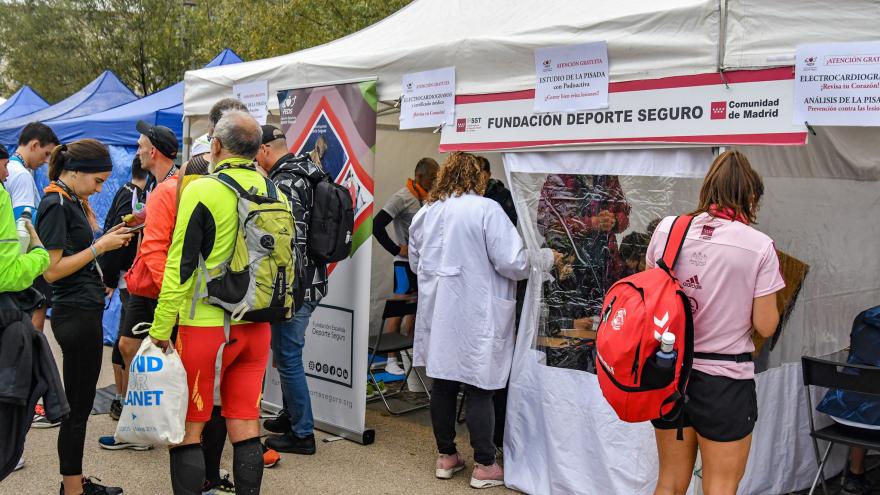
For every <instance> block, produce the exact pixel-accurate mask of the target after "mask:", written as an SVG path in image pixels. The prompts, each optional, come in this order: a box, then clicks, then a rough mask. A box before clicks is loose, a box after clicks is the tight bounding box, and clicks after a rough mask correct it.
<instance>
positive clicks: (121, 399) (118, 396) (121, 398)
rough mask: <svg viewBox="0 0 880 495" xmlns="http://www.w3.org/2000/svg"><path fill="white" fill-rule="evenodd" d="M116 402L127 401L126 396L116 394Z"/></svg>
mask: <svg viewBox="0 0 880 495" xmlns="http://www.w3.org/2000/svg"><path fill="white" fill-rule="evenodd" d="M116 400H118V401H119V402H123V401H124V400H125V396H124V395H122V394H116Z"/></svg>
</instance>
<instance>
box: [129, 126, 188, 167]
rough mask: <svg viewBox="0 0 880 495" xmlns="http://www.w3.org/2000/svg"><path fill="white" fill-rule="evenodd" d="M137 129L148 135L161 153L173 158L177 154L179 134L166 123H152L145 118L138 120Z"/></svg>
mask: <svg viewBox="0 0 880 495" xmlns="http://www.w3.org/2000/svg"><path fill="white" fill-rule="evenodd" d="M137 130H138V132H139V133H141V134H143V135H144V136H147V139H149V140H150V142H151V143H153V146H155V147H156V149H157V150H159V153H162V154H163V155H165V156H166V157H168V158H171V159H172V160H173V159H174V158H175V157H176V156H177V147H178V145H177V136H175V135H174V131H172V130H171V129H169V128H167V127H165V126H164V125H150V124H148V123H147V122H145V121H143V120H138V123H137Z"/></svg>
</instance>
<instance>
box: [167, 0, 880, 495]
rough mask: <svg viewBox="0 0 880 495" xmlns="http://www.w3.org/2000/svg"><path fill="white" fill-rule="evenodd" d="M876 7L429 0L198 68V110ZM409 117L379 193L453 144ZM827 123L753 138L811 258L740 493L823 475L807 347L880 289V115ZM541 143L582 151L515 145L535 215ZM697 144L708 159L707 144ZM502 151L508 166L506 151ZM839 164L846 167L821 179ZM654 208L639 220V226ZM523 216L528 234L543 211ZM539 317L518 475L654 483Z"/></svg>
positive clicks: (554, 487)
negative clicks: (547, 349) (796, 143)
mask: <svg viewBox="0 0 880 495" xmlns="http://www.w3.org/2000/svg"><path fill="white" fill-rule="evenodd" d="M876 11H877V6H876V2H873V1H870V0H842V1H840V2H835V4H834V8H833V10H829V8H828V4H827V3H824V2H821V3H820V2H819V1H817V0H807V1H794V0H781V1H777V2H761V1H758V0H745V1H735V2H734V1H728V0H707V1H696V0H693V1H687V0H671V1H666V2H655V1H646V0H639V1H633V2H597V1H594V2H582V1H578V0H557V1H554V2H546V1H537V0H518V1H516V2H511V1H505V0H470V1H468V0H454V1H453V0H416V1H415V2H413V3H412V4H410V5H409V6H408V7H406V8H404V9H403V10H401V11H400V12H398V13H397V14H395V15H393V16H391V17H389V18H387V19H385V20H384V21H382V22H379V23H377V24H375V25H373V26H370V27H368V28H367V29H364V30H363V31H360V32H358V33H355V34H353V35H350V36H348V37H346V38H343V39H340V40H337V41H334V42H332V43H328V44H326V45H322V46H319V47H315V48H312V49H309V50H304V51H301V52H297V53H292V54H289V55H284V56H281V57H275V58H272V59H266V60H259V61H254V62H248V63H244V64H238V65H236V66H232V67H220V68H215V69H206V70H198V71H190V72H187V74H186V78H185V81H186V90H185V97H184V113H185V116H186V118H187V119H189V120H190V123H191V127H190V129H192V132H191V134H193V135H194V134H197V131H196V130H197V129H198V130H200V129H202V128H203V125H204V124H203V123H204V120H205V117H206V114H207V112H208V110H209V109H210V106H211V105H212V104H213V102H214V101H216V100H217V99H218V98H221V97H224V96H228V95H230V94H231V92H232V86H233V84H236V83H241V82H248V81H258V80H267V81H268V82H269V92H270V95H273V94H275V91H277V90H281V89H287V88H291V87H295V86H304V85H309V84H319V83H331V82H336V81H343V80H352V79H358V78H364V77H378V92H379V97H380V99H381V100H383V101H385V102H391V101H394V100H396V99H397V98H398V97H399V95H400V93H401V88H400V78H401V75H402V74H404V73H409V72H417V71H420V70H428V69H433V68H438V67H445V66H455V67H456V81H457V93H458V94H479V93H492V92H506V91H516V90H523V89H529V88H532V87H534V79H535V75H534V63H533V54H532V51H533V49H534V48H538V47H547V46H557V45H565V44H574V43H585V42H590V41H599V40H606V41H607V42H608V50H609V59H610V74H611V79H612V81H622V80H635V79H652V78H659V77H666V76H673V75H691V74H700V73H707V72H716V71H719V70H734V69H752V68H766V67H774V66H789V65H792V64H793V62H794V50H795V47H796V45H798V44H801V43H815V42H836V41H866V40H876V39H877V38H878V36H877V31H876V26H875V25H874V24H875V22H874V20H875V18H876V16H875V15H871V13H876ZM269 104H270V109H272V110H275V111H276V112H277V101H272V99H270V101H269ZM396 117H397V116H396V115H395V114H393V113H391V114H385V116H384V117H380V126H379V130H378V137H377V145H376V163H377V167H376V172H375V176H376V177H375V179H376V192H375V199H376V204H377V205H381V204H382V202H383V200H384V198H386V197H388V196H389V195H390V194H391V193H392V192H393V191H394V190H396V189H397V188H399V187H400V186H401V185H402V183H403V180H404V178H405V177H407V176H408V174H410V173H411V169H412V165H414V164H415V161H416V160H417V159H418V158H419V157H421V156H434V157H438V153H437V145H438V137H437V135H435V134H431V133H429V132H400V131H398V130H397V126H396ZM817 132H818V134H817V135H816V136H810V143H809V144H808V145H807V146H804V147H799V148H766V147H765V148H750V149H747V150H746V151H747V153H748V155H749V156H750V157H751V160H752V162H753V164H755V165H756V166H757V167H758V168H759V169H760V170H761V172H762V173H763V174H764V176H765V177H766V178H767V196H766V197H765V200H764V208H763V210H762V214H761V217H760V220H761V225H760V226H759V228H760V229H761V230H763V231H765V232H767V233H768V234H770V235H771V237H773V238H774V239H776V240H777V243H778V245H779V246H780V247H781V248H782V249H783V250H785V251H787V252H789V253H791V254H794V255H795V256H797V257H798V258H800V259H802V260H804V261H805V262H807V263H808V264H809V265H810V266H811V272H810V274H809V276H808V278H807V283H806V284H805V287H804V289H803V291H802V293H801V295H800V298H799V302H798V305H797V306H796V308H795V311H794V313H793V314H792V316H791V318H790V320H789V323H788V327H787V328H786V331H785V333H784V335H783V338H782V340H781V341H780V343H779V345H778V346H777V348H776V349H775V350H774V352H773V353H772V354H771V355H770V356H769V365H770V366H771V367H772V369H771V370H770V371H768V372H767V373H763V374H762V375H763V376H762V377H760V379H759V392H758V393H759V403H760V404H761V411H762V412H761V414H759V425H758V427H757V429H756V433H755V436H756V440H755V442H754V444H753V445H754V446H755V447H754V448H753V449H752V460H751V464H750V467H749V469H748V471H747V474H746V480H745V481H744V483H743V486H742V487H741V493H750V494H751V493H762V494H764V493H784V492H787V491H792V490H795V489H800V488H803V487H804V482H805V481H806V483H807V484H808V483H809V481H811V478H812V475H813V474H814V473H815V461H814V460H813V458H812V456H813V452H812V449H811V448H810V445H809V439H808V438H806V437H805V436H804V430H805V428H806V424H805V418H806V416H805V415H806V413H807V411H806V409H805V405H804V403H803V392H802V389H801V388H800V386H799V383H800V372H799V358H800V356H801V355H802V354H812V355H818V354H824V353H827V352H831V351H835V350H838V349H841V348H843V347H844V346H845V345H846V344H847V342H848V333H849V326H850V323H851V320H852V317H853V316H854V315H855V314H856V312H857V311H858V310H860V309H864V308H866V307H868V306H871V305H876V304H877V302H878V301H880V261H878V260H877V258H876V256H875V255H874V253H873V251H872V250H870V249H866V248H864V247H866V246H875V245H876V243H877V239H880V218H878V217H877V215H870V214H869V212H876V211H877V206H878V204H880V192H878V188H877V187H876V182H873V181H876V180H878V179H880V159H878V158H877V154H876V152H875V151H873V150H874V149H875V148H876V142H877V141H878V139H880V132H878V131H877V129H857V128H818V129H817ZM581 149H582V151H579V152H577V153H576V154H577V155H578V156H577V157H576V158H575V160H577V161H576V163H590V164H591V165H589V167H588V168H587V170H585V171H582V172H580V173H591V170H592V167H598V168H599V169H601V168H602V166H603V165H602V164H607V163H613V162H614V161H615V160H617V161H618V163H620V167H619V170H617V171H616V173H619V174H620V175H622V176H628V177H629V178H627V179H626V181H627V184H629V185H630V186H631V187H632V188H633V189H638V188H641V190H643V191H644V190H648V189H647V188H646V187H645V186H644V184H646V183H647V182H646V181H645V179H644V178H640V177H639V176H638V174H637V173H633V172H628V171H627V166H626V165H625V164H624V163H623V162H625V160H619V158H614V155H613V153H610V154H609V156H611V158H607V159H606V158H602V157H599V156H598V155H597V154H596V152H590V151H587V150H588V149H589V148H588V147H582V148H581ZM544 152H546V153H544ZM616 153H620V152H616ZM530 155H532V156H533V155H543V157H542V159H543V160H544V161H545V162H546V163H548V164H549V165H546V166H547V169H545V170H543V172H544V173H548V172H553V171H554V170H556V169H565V167H567V166H570V163H571V156H570V155H569V156H568V158H566V154H565V153H561V152H557V151H553V150H552V149H543V150H542V153H529V154H518V153H510V154H507V155H506V156H505V159H504V165H505V168H506V172H507V173H508V174H509V175H508V178H509V180H510V181H511V182H512V184H511V186H512V187H513V189H514V194H515V195H516V196H517V201H518V208H520V209H521V211H520V218H530V215H533V211H532V210H531V208H533V206H534V205H533V204H530V196H529V195H530V194H532V193H533V192H534V188H535V187H540V186H539V185H538V186H535V184H536V183H537V184H540V180H542V179H541V178H540V177H536V176H535V173H526V172H525V171H526V170H533V171H534V169H529V167H528V166H527V165H523V164H524V163H525V162H527V161H528V160H529V156H530ZM617 156H618V157H619V156H620V155H617ZM691 156H692V157H702V158H700V159H705V154H703V155H700V151H694V152H693V153H692V154H691ZM490 157H491V158H492V160H493V166H495V167H500V165H501V163H500V160H498V157H497V155H494V154H493V155H490ZM655 159H656V158H655ZM596 173H599V172H596ZM603 173H607V172H603ZM496 175H497V174H496ZM679 177H688V175H687V174H686V173H685V174H680V175H679ZM826 178H834V179H836V180H817V179H826ZM695 183H696V182H695V179H686V178H685V179H680V180H678V181H677V182H673V183H669V184H667V186H665V187H666V189H664V190H663V192H664V194H661V195H659V196H657V197H660V198H663V200H662V201H660V202H659V204H661V205H662V208H661V209H660V210H658V212H672V211H676V209H681V208H684V207H685V205H686V204H692V203H693V197H692V196H693V193H694V187H695V186H694V184H695ZM653 187H655V188H657V187H659V186H653ZM649 192H650V190H649ZM676 195H680V198H681V199H677V196H676ZM670 197H676V199H673V200H671V199H669V198H670ZM640 222H642V220H639V219H637V220H636V221H635V223H636V224H639V227H642V226H643V225H641V224H640ZM642 223H643V222H642ZM522 230H523V233H524V235H525V236H526V238H527V240H528V239H529V237H530V235H532V234H531V233H530V232H529V228H528V227H524V228H523V229H522ZM532 237H534V236H532ZM531 247H535V245H534V239H533V244H532V246H531ZM374 253H376V254H374V268H373V272H374V280H375V281H377V282H376V285H374V287H373V291H374V295H373V297H374V299H376V298H378V297H380V295H381V294H385V293H387V292H388V289H387V288H388V286H389V285H390V284H389V282H388V279H389V278H390V277H389V276H388V275H387V274H386V272H388V271H389V270H388V269H387V267H390V264H391V261H390V258H389V257H387V256H385V255H384V252H383V251H382V250H381V248H378V247H377V249H374ZM331 289H332V288H331ZM536 292H540V290H538V289H533V294H534V293H536ZM377 294H379V295H377ZM374 308H375V305H374ZM534 330H535V329H534V328H529V327H528V324H526V325H524V326H521V328H520V336H519V340H518V351H517V352H518V356H517V366H515V369H514V374H513V375H512V378H511V380H512V382H511V400H510V402H509V403H510V406H511V407H510V411H511V412H510V416H509V420H508V426H509V431H508V443H507V444H506V446H505V463H506V466H507V468H508V470H507V482H508V484H509V485H510V486H512V487H514V488H517V489H520V490H523V491H526V492H530V493H650V492H651V490H652V489H653V488H652V487H653V478H652V476H656V474H655V473H656V455H655V454H654V453H653V440H652V437H651V435H650V427H647V429H645V428H644V427H645V426H646V425H635V426H632V425H623V424H621V423H620V422H619V421H617V420H616V419H615V418H614V417H613V416H612V414H613V413H610V409H608V407H607V405H605V404H604V402H603V401H602V400H601V398H599V395H598V390H597V388H596V387H595V383H594V382H593V383H592V386H590V384H589V383H587V385H586V386H585V380H584V378H583V375H584V373H582V372H576V371H571V370H562V369H555V368H549V367H546V366H539V365H538V363H537V361H536V360H535V359H534V358H533V357H532V356H530V353H529V352H527V351H529V350H530V349H531V348H532V347H533V345H534V338H535V332H534ZM593 380H595V379H593ZM762 380H763V382H762ZM762 383H763V384H762ZM511 427H512V428H511ZM600 432H601V433H600ZM841 453H842V452H841ZM837 465H838V466H839V465H840V463H838V464H837ZM770 466H772V467H770ZM829 472H830V471H829Z"/></svg>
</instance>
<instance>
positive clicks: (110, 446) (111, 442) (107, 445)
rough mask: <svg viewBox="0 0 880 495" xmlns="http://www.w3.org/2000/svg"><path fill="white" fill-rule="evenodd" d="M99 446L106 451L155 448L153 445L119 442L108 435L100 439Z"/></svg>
mask: <svg viewBox="0 0 880 495" xmlns="http://www.w3.org/2000/svg"><path fill="white" fill-rule="evenodd" d="M98 445H100V446H101V448H102V449H106V450H123V449H129V450H150V449H152V448H153V446H152V445H146V444H138V443H126V442H117V441H116V438H115V437H114V436H113V435H106V436H103V437H101V438H99V439H98Z"/></svg>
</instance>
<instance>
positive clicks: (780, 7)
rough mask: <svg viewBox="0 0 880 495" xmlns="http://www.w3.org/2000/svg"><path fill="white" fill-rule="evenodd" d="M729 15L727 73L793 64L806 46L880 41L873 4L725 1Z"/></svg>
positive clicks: (863, 0)
mask: <svg viewBox="0 0 880 495" xmlns="http://www.w3.org/2000/svg"><path fill="white" fill-rule="evenodd" d="M719 4H721V5H723V6H724V7H723V8H724V9H725V11H726V15H727V23H726V26H727V29H726V31H727V32H726V43H725V53H724V62H723V65H722V67H724V68H725V69H737V68H755V67H768V66H779V65H793V64H794V51H795V48H796V47H797V45H798V44H801V43H832V42H846V41H871V40H876V39H877V22H876V21H877V16H878V15H880V5H878V4H877V2H875V1H872V0H835V1H834V2H833V3H828V2H825V1H823V0H773V1H772V2H768V1H767V0H726V1H725V0H721V1H720V2H719Z"/></svg>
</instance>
